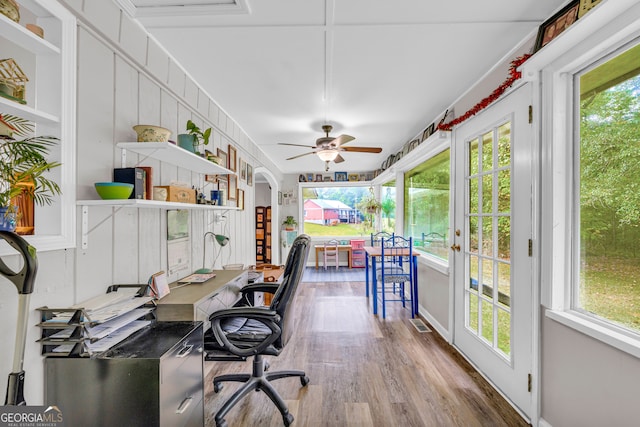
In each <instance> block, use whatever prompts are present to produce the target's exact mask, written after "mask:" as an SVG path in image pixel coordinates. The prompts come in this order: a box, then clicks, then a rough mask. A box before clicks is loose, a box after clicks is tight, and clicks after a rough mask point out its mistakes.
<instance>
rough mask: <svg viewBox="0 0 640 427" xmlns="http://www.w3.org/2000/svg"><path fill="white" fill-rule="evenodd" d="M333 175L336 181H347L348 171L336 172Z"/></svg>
mask: <svg viewBox="0 0 640 427" xmlns="http://www.w3.org/2000/svg"><path fill="white" fill-rule="evenodd" d="M333 176H334V180H335V181H336V182H341V181H346V180H347V173H346V172H335V173H334V175H333Z"/></svg>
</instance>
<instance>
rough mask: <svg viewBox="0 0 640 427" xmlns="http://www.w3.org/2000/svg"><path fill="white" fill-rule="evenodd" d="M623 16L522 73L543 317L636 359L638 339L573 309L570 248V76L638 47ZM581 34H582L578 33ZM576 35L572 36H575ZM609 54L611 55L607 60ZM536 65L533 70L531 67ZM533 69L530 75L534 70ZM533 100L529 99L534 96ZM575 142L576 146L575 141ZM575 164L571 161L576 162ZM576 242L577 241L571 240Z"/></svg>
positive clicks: (573, 234)
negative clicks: (531, 106)
mask: <svg viewBox="0 0 640 427" xmlns="http://www.w3.org/2000/svg"><path fill="white" fill-rule="evenodd" d="M628 20H629V14H625V13H623V14H621V15H619V16H616V17H614V18H613V19H611V21H610V22H608V23H606V24H604V25H603V26H602V28H603V29H601V31H599V32H596V31H591V33H590V35H589V36H586V37H585V39H584V40H583V41H582V42H579V43H576V45H574V46H572V47H573V49H572V50H566V51H564V50H561V49H559V48H558V51H557V52H552V53H548V54H547V55H548V56H551V59H550V60H549V58H544V59H545V60H548V62H546V63H543V62H542V61H540V63H538V62H536V61H533V63H532V64H531V65H530V66H529V69H525V70H524V74H529V73H532V71H533V72H535V73H537V76H536V77H537V78H539V81H538V83H539V88H540V93H539V98H538V99H537V100H538V101H539V104H540V109H539V111H540V112H541V115H540V117H539V118H537V120H540V128H541V133H540V141H539V145H540V153H539V156H540V162H541V168H540V170H539V172H538V173H540V177H539V182H540V186H539V188H538V189H537V192H538V195H539V200H540V206H539V211H538V215H540V219H541V220H540V224H541V229H540V236H542V237H543V238H541V239H540V244H539V248H537V253H538V257H539V260H540V261H539V265H540V267H539V268H540V270H539V272H540V282H541V286H542V288H541V300H540V302H541V304H542V306H543V307H545V308H546V310H545V316H546V317H547V318H549V319H552V320H555V321H557V322H559V323H561V324H563V325H565V326H567V327H570V328H572V329H575V330H577V331H580V332H581V333H583V334H585V335H587V336H590V337H592V338H594V339H597V340H599V341H601V342H603V343H605V344H607V345H610V346H612V347H615V348H617V349H619V350H621V351H624V352H626V353H628V354H630V355H633V356H635V357H638V358H640V337H639V336H638V335H637V334H635V333H634V332H633V331H631V330H629V329H626V328H623V327H620V326H618V325H615V324H613V323H610V322H606V321H603V320H601V319H599V318H596V317H595V316H593V315H587V314H585V313H583V312H581V311H579V310H576V309H574V308H573V297H574V292H573V290H574V284H575V283H576V279H575V274H576V270H575V266H576V259H575V258H576V257H577V256H579V252H576V246H575V245H576V244H579V238H580V236H579V234H577V228H576V224H577V221H579V216H578V215H579V206H576V204H575V200H576V197H575V196H576V194H577V191H578V190H579V187H578V186H579V174H580V171H579V168H578V167H577V165H579V158H578V159H576V156H579V151H578V152H576V149H575V148H576V145H575V144H576V143H579V141H577V138H578V137H579V135H578V134H577V124H576V114H579V113H576V105H577V104H576V103H577V99H576V91H575V90H574V86H575V81H574V80H575V76H576V75H579V73H580V72H582V71H583V70H586V69H590V68H592V67H594V66H597V64H599V63H601V62H602V61H606V60H608V59H610V58H612V57H614V56H615V52H618V51H620V50H621V49H624V48H625V46H626V47H627V48H628V47H630V43H633V44H634V45H635V44H638V43H640V22H638V21H637V20H635V21H628ZM584 31H585V32H586V31H587V30H584ZM576 37H578V35H577V34H576ZM612 55H613V56H612ZM536 67H537V69H536ZM534 70H535V71H534ZM534 99H535V95H534ZM576 141H577V142H576ZM576 162H577V163H576ZM576 241H577V242H576Z"/></svg>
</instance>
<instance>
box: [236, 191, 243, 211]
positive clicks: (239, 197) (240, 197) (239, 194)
mask: <svg viewBox="0 0 640 427" xmlns="http://www.w3.org/2000/svg"><path fill="white" fill-rule="evenodd" d="M236 203H237V204H238V208H240V210H241V211H243V210H244V190H241V189H239V188H238V190H237V193H236Z"/></svg>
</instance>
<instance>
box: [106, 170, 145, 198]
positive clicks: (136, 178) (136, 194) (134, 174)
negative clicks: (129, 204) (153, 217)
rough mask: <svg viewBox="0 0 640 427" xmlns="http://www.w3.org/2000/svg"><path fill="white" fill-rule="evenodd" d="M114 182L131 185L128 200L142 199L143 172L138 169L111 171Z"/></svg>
mask: <svg viewBox="0 0 640 427" xmlns="http://www.w3.org/2000/svg"><path fill="white" fill-rule="evenodd" d="M113 181H114V182H126V183H129V184H133V192H132V193H131V196H129V198H130V199H144V187H145V171H144V170H143V169H140V168H115V169H114V170H113Z"/></svg>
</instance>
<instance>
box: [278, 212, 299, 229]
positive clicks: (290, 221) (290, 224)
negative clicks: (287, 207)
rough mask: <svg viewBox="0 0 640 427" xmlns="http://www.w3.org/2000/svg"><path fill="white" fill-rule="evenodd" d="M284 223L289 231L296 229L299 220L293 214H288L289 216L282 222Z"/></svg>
mask: <svg viewBox="0 0 640 427" xmlns="http://www.w3.org/2000/svg"><path fill="white" fill-rule="evenodd" d="M282 225H284V229H285V230H287V231H292V230H295V229H296V226H297V225H298V222H297V221H296V220H295V218H293V217H292V216H291V215H289V216H287V218H286V219H285V220H284V221H283V222H282Z"/></svg>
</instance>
